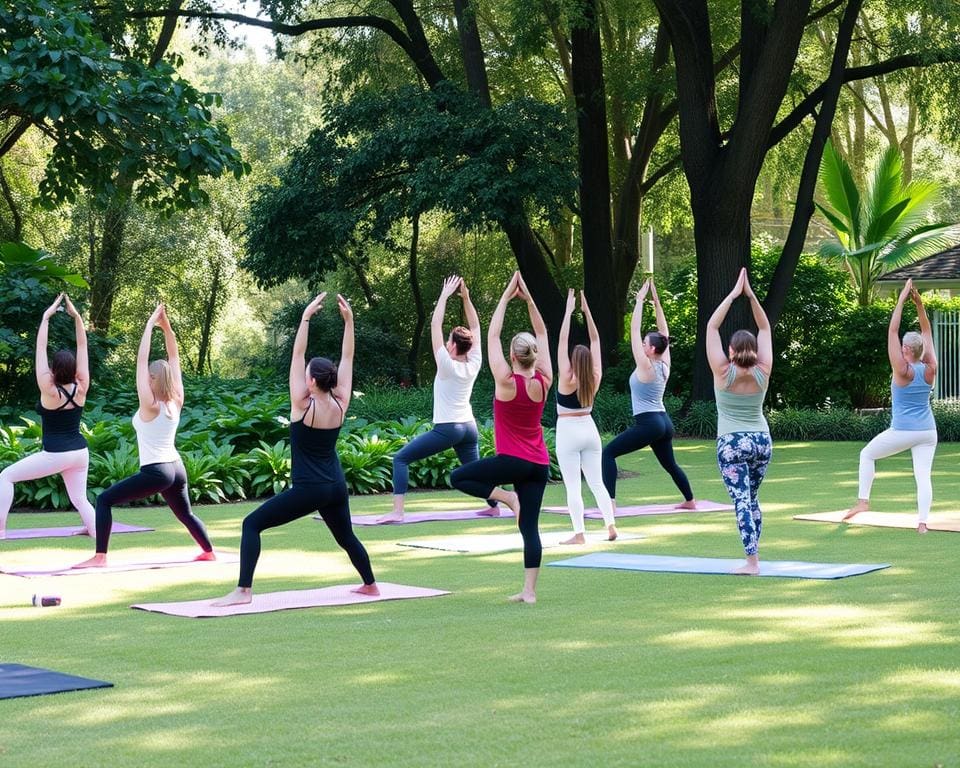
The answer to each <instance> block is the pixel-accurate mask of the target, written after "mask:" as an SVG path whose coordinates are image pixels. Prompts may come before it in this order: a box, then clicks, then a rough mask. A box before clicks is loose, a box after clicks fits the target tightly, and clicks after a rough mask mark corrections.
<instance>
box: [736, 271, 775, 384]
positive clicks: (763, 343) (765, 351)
mask: <svg viewBox="0 0 960 768" xmlns="http://www.w3.org/2000/svg"><path fill="white" fill-rule="evenodd" d="M743 295H744V296H746V297H747V298H748V299H749V300H750V310H751V311H752V312H753V322H754V323H756V326H757V366H758V367H759V368H760V370H761V371H763V372H764V374H766V375H767V376H768V377H769V376H770V372H771V371H772V370H773V332H772V330H771V329H770V320H769V319H768V318H767V313H766V312H764V311H763V305H762V304H760V300H759V299H758V298H757V294H755V293H754V292H753V287H752V286H751V285H750V278H749V277H748V276H747V271H746V269H744V270H743Z"/></svg>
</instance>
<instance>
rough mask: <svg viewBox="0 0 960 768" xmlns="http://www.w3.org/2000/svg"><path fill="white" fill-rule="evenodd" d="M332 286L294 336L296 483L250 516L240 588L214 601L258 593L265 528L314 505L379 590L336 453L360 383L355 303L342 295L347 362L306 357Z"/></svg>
mask: <svg viewBox="0 0 960 768" xmlns="http://www.w3.org/2000/svg"><path fill="white" fill-rule="evenodd" d="M325 296H326V293H321V294H320V295H319V296H317V298H315V299H314V300H313V301H311V302H310V304H308V305H307V308H306V309H305V310H304V311H303V318H302V319H301V320H300V327H299V328H298V329H297V336H296V339H295V340H294V342H293V358H292V360H291V361H290V454H291V472H290V478H291V481H292V482H291V487H290V488H288V489H287V490H286V491H284V492H283V493H280V494H278V495H277V496H274V497H273V498H272V499H269V500H268V501H266V502H264V503H263V504H261V505H260V506H259V507H257V508H256V509H255V510H254V511H253V512H251V513H250V514H249V515H247V516H246V518H244V521H243V536H242V538H241V540H240V579H239V581H238V582H237V588H236V589H235V590H234V591H233V592H231V593H230V594H229V595H227V596H226V597H223V598H221V599H220V600H217V601H215V602H214V603H213V605H216V606H226V605H239V604H243V603H249V602H250V601H251V600H252V599H253V593H252V591H251V588H252V585H253V572H254V569H255V568H256V567H257V559H258V558H259V557H260V534H261V533H262V532H263V531H264V530H266V529H267V528H275V527H277V526H279V525H285V524H287V523H289V522H291V521H293V520H296V519H297V518H300V517H304V516H306V515H309V514H310V513H311V512H313V511H314V510H316V511H318V512H319V513H320V515H321V516H322V517H323V521H324V522H325V523H326V524H327V527H328V528H329V529H330V533H332V534H333V538H334V539H336V541H337V544H339V545H340V546H341V547H342V548H343V549H344V550H345V551H346V553H347V554H348V555H349V556H350V562H352V563H353V566H354V568H356V569H357V572H358V573H359V574H360V577H361V578H362V579H363V585H362V586H360V587H357V588H356V589H354V590H353V591H354V592H358V593H359V594H362V595H379V594H380V590H379V588H378V587H377V584H376V581H375V580H374V578H373V570H372V569H371V568H370V558H369V557H368V556H367V550H366V549H364V547H363V544H361V543H360V540H359V539H358V538H357V537H356V535H355V534H354V532H353V526H352V525H351V522H350V496H349V493H348V491H347V483H346V479H345V478H344V476H343V469H342V468H341V466H340V459H339V458H338V457H337V450H336V446H337V436H338V435H339V434H340V427H341V426H342V425H343V419H344V417H345V416H346V412H347V407H348V406H349V404H350V394H351V387H352V384H353V311H352V310H351V309H350V305H349V304H347V300H346V299H344V298H343V296H340V295H339V294H338V295H337V306H338V307H339V309H340V314H341V316H342V317H343V322H344V325H343V347H342V351H341V353H340V364H339V366H335V365H334V364H333V363H332V362H331V361H330V360H328V359H327V358H325V357H315V358H313V359H312V360H311V361H310V363H309V364H308V365H304V358H305V355H306V351H307V334H308V332H309V326H310V318H311V317H312V316H313V315H314V314H315V313H316V312H317V311H318V310H319V309H320V308H321V307H322V306H323V299H324V297H325Z"/></svg>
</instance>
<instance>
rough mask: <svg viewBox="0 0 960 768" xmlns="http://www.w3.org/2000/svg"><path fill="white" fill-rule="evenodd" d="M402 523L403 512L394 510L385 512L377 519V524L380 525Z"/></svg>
mask: <svg viewBox="0 0 960 768" xmlns="http://www.w3.org/2000/svg"><path fill="white" fill-rule="evenodd" d="M402 522H403V512H397V511H396V510H394V511H393V512H387V514H385V515H381V516H380V517H378V518H377V523H379V524H381V525H382V524H383V523H402Z"/></svg>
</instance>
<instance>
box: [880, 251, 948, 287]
mask: <svg viewBox="0 0 960 768" xmlns="http://www.w3.org/2000/svg"><path fill="white" fill-rule="evenodd" d="M907 279H913V280H914V281H917V280H923V281H929V280H938V281H940V280H943V281H951V282H956V281H958V280H960V244H958V245H955V246H953V247H952V248H947V250H945V251H941V252H940V253H935V254H933V256H927V258H925V259H920V261H915V262H913V264H907V265H906V266H905V267H900V268H899V269H895V270H893V271H892V272H887V274H885V275H883V276H882V277H880V278H879V280H878V281H877V282H880V283H902V282H903V281H904V280H907Z"/></svg>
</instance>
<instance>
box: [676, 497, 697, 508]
mask: <svg viewBox="0 0 960 768" xmlns="http://www.w3.org/2000/svg"><path fill="white" fill-rule="evenodd" d="M696 508H697V500H696V499H690V501H684V502H683V503H682V504H677V506H676V509H696Z"/></svg>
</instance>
